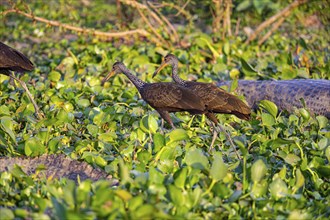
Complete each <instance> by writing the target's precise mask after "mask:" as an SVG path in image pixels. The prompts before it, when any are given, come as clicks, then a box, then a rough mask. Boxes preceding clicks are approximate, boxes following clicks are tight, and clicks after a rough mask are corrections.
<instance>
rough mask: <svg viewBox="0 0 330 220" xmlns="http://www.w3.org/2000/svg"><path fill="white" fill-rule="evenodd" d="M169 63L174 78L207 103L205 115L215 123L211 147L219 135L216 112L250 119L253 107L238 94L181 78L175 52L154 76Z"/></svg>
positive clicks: (166, 57) (167, 57)
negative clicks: (237, 95) (238, 96)
mask: <svg viewBox="0 0 330 220" xmlns="http://www.w3.org/2000/svg"><path fill="white" fill-rule="evenodd" d="M167 65H171V66H172V78H173V80H174V81H175V82H176V83H177V84H178V85H181V86H183V87H186V88H188V89H190V90H191V91H192V92H194V94H196V95H197V96H198V97H200V98H201V99H202V100H203V102H204V103H205V106H206V110H207V111H206V113H205V115H206V117H207V118H209V119H210V120H211V121H212V122H213V123H214V132H213V138H212V142H211V147H210V148H212V147H213V144H214V141H215V139H216V137H217V131H216V127H217V125H218V119H217V118H216V117H215V115H214V113H222V114H233V115H236V116H237V117H238V118H240V119H244V120H249V119H250V114H251V109H250V108H249V107H248V106H247V105H246V104H245V103H244V102H243V101H242V100H240V99H239V98H237V97H236V96H234V95H232V94H230V93H228V92H226V91H225V90H223V89H221V88H219V87H217V86H216V85H213V84H212V83H202V82H193V81H186V80H183V79H181V78H180V77H179V75H178V58H177V57H176V56H174V55H173V54H168V55H166V56H165V57H164V59H163V62H162V64H161V65H160V66H159V67H158V68H157V69H156V71H155V72H154V74H153V77H155V76H156V75H157V73H159V72H160V71H161V70H162V69H163V68H164V67H166V66H167ZM219 128H220V130H222V131H223V132H224V133H225V134H226V136H227V138H228V140H229V141H230V143H231V144H232V145H234V144H233V142H232V140H231V138H230V136H229V135H228V134H227V132H225V131H224V129H223V128H222V127H221V126H219Z"/></svg>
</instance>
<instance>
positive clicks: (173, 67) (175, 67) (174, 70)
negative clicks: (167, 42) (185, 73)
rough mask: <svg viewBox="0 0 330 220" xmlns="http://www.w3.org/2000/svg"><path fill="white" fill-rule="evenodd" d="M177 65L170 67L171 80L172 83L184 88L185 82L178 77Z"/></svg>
mask: <svg viewBox="0 0 330 220" xmlns="http://www.w3.org/2000/svg"><path fill="white" fill-rule="evenodd" d="M178 69H179V68H178V64H174V65H173V66H172V78H173V80H174V82H176V83H178V84H180V85H182V86H186V81H184V80H183V79H181V78H180V77H179V75H178Z"/></svg>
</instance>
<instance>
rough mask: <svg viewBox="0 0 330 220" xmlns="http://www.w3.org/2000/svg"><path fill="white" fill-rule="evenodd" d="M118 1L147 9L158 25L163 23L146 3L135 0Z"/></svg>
mask: <svg viewBox="0 0 330 220" xmlns="http://www.w3.org/2000/svg"><path fill="white" fill-rule="evenodd" d="M120 1H121V2H122V3H125V4H126V5H130V6H132V7H133V8H139V9H144V10H147V11H148V12H149V14H150V15H151V17H153V18H154V19H155V21H156V22H157V23H158V24H159V25H165V24H164V22H163V21H162V20H161V19H160V18H159V17H158V16H157V14H156V13H154V12H153V11H151V10H150V8H149V7H147V6H146V5H144V4H141V3H139V2H136V1H131V0H120Z"/></svg>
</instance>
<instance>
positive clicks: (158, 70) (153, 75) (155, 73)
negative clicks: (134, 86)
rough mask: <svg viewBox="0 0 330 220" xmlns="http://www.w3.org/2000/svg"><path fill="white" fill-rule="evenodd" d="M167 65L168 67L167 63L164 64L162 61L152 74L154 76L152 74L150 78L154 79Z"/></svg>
mask: <svg viewBox="0 0 330 220" xmlns="http://www.w3.org/2000/svg"><path fill="white" fill-rule="evenodd" d="M167 65H168V63H166V62H164V61H163V62H162V64H160V66H159V67H158V68H157V69H156V71H155V72H154V74H152V78H154V77H155V76H156V75H157V73H159V72H160V71H161V70H162V69H164V68H165V67H166V66H167Z"/></svg>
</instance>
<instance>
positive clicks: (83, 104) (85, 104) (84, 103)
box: [77, 99, 91, 108]
mask: <svg viewBox="0 0 330 220" xmlns="http://www.w3.org/2000/svg"><path fill="white" fill-rule="evenodd" d="M77 105H78V106H79V107H81V108H87V107H88V106H90V105H91V103H90V101H89V100H88V99H79V100H78V101H77Z"/></svg>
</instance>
